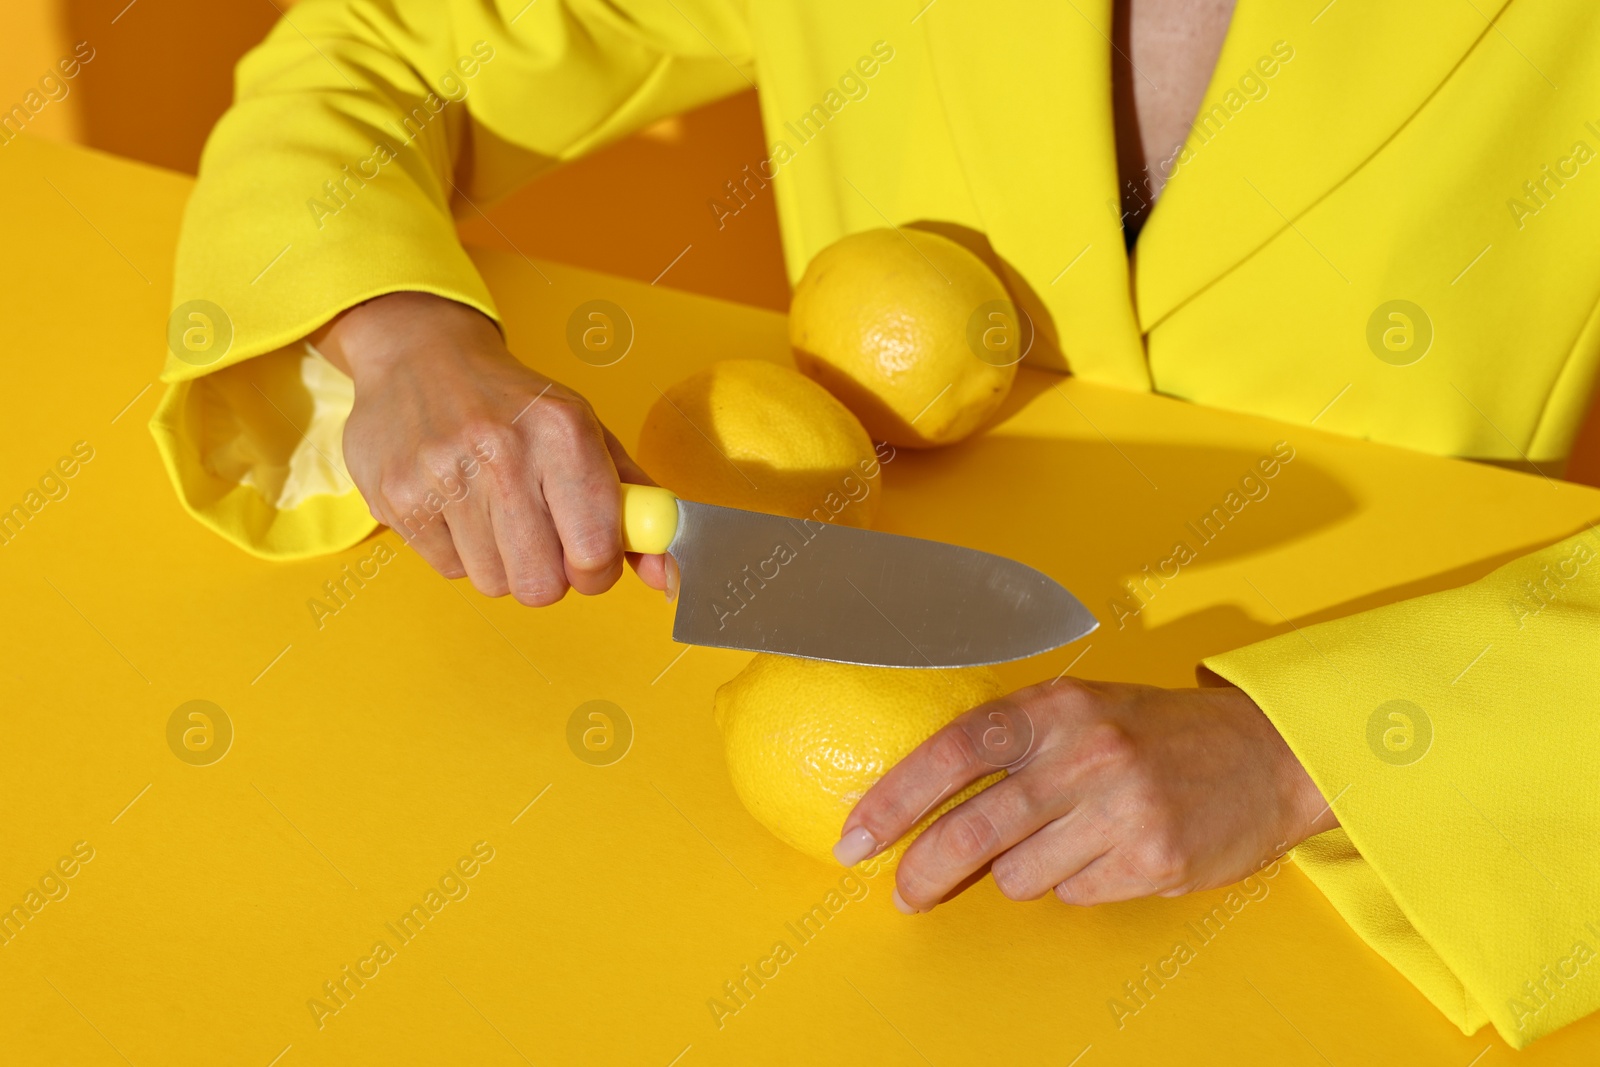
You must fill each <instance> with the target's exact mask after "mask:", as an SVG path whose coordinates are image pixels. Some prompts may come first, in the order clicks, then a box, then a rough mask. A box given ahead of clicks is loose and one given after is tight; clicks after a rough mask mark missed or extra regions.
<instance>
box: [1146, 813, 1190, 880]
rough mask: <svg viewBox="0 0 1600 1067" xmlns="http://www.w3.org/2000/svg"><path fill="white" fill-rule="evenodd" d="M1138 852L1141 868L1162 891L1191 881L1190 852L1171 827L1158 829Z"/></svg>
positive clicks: (1148, 836)
mask: <svg viewBox="0 0 1600 1067" xmlns="http://www.w3.org/2000/svg"><path fill="white" fill-rule="evenodd" d="M1136 851H1137V854H1138V856H1139V861H1138V862H1139V866H1140V867H1141V868H1142V869H1143V870H1144V871H1145V873H1146V876H1147V877H1148V878H1149V879H1150V880H1151V881H1152V882H1154V883H1155V884H1156V885H1157V886H1159V887H1161V888H1162V889H1168V888H1171V887H1173V886H1178V885H1182V884H1184V883H1186V882H1187V881H1188V880H1189V877H1190V874H1191V870H1190V856H1189V850H1188V849H1187V848H1185V847H1184V846H1183V842H1182V841H1181V840H1180V839H1179V838H1178V835H1177V834H1176V833H1174V832H1173V830H1172V828H1171V827H1168V826H1160V827H1157V828H1156V829H1155V830H1154V831H1153V832H1151V833H1149V834H1147V835H1146V837H1145V839H1144V841H1143V842H1142V843H1141V844H1140V846H1139V848H1138V849H1137V850H1136Z"/></svg>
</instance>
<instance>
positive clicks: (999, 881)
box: [989, 852, 1038, 900]
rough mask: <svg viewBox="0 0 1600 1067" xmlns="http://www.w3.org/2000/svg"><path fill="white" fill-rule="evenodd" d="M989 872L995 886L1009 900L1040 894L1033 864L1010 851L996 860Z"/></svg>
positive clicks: (1027, 898)
mask: <svg viewBox="0 0 1600 1067" xmlns="http://www.w3.org/2000/svg"><path fill="white" fill-rule="evenodd" d="M989 873H990V875H991V876H992V877H993V878H994V885H995V888H996V889H998V890H1000V895H1001V896H1003V897H1005V898H1006V899H1007V900H1032V899H1033V898H1034V897H1035V896H1037V895H1038V894H1037V893H1036V892H1035V888H1036V884H1035V880H1036V877H1037V876H1036V874H1035V873H1034V871H1033V865H1032V864H1030V863H1028V862H1027V861H1026V860H1023V859H1020V858H1018V857H1016V856H1014V855H1012V854H1011V853H1009V852H1007V853H1006V854H1005V855H1003V856H1001V857H1000V858H999V859H997V860H995V861H994V866H993V867H991V868H990V870H989Z"/></svg>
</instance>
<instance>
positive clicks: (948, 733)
mask: <svg viewBox="0 0 1600 1067" xmlns="http://www.w3.org/2000/svg"><path fill="white" fill-rule="evenodd" d="M973 758H974V752H973V745H972V737H971V735H970V734H968V733H967V731H966V730H965V729H957V730H942V731H940V732H939V734H938V735H937V736H935V737H934V739H933V740H932V741H931V742H930V743H929V744H928V762H929V764H930V765H931V766H932V768H933V769H934V771H935V772H936V773H938V774H940V775H943V776H946V777H950V778H954V777H955V776H956V775H958V774H961V773H962V772H963V771H965V770H967V768H969V767H971V766H972V761H973Z"/></svg>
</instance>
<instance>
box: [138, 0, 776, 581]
mask: <svg viewBox="0 0 1600 1067" xmlns="http://www.w3.org/2000/svg"><path fill="white" fill-rule="evenodd" d="M751 52H752V50H751V45H750V41H749V36H748V32H747V27H746V22H745V19H744V14H743V10H742V7H741V6H740V4H739V3H738V2H737V0H672V2H671V3H668V2H664V0H304V2H302V3H300V4H298V5H296V6H294V7H293V8H290V9H288V11H287V13H286V14H285V15H284V17H283V19H282V21H280V22H279V23H278V25H277V26H276V27H274V29H273V30H272V31H271V33H270V34H269V35H268V36H267V38H266V40H265V41H264V42H263V43H262V44H261V45H260V46H258V47H257V48H256V49H254V50H253V51H252V52H250V53H249V54H248V55H247V56H245V58H244V59H243V60H242V61H241V62H240V64H239V67H238V70H237V73H236V85H235V100H234V104H233V106H232V108H230V109H229V111H228V112H227V113H226V114H225V115H224V116H223V118H222V119H221V121H220V122H219V123H218V124H217V127H216V129H215V130H214V131H213V133H212V135H211V138H210V140H209V141H208V142H207V144H206V148H205V152H204V154H203V156H202V158H201V163H200V173H199V179H198V182H197V184H196V185H195V188H194V192H193V195H192V196H191V198H190V200H189V203H188V206H187V209H186V211H185V214H184V219H183V226H182V231H181V233H180V236H179V241H178V253H177V264H176V270H175V280H174V287H173V288H174V292H173V300H172V307H173V315H172V318H171V319H170V320H169V323H168V331H167V333H168V336H167V341H168V353H167V359H166V366H165V370H164V372H163V374H162V380H163V381H164V382H166V383H167V392H166V395H165V397H164V398H163V401H162V403H161V404H160V406H159V408H158V410H157V412H156V414H155V415H154V417H153V418H152V420H151V431H152V433H153V434H154V435H155V438H156V442H157V445H158V447H159V449H160V451H161V454H162V457H163V460H164V462H165V464H166V466H167V469H168V472H169V474H170V475H171V477H172V480H173V483H174V485H175V486H176V488H177V490H178V494H179V497H180V499H181V500H182V502H183V504H184V506H185V507H186V508H187V509H188V510H189V511H190V512H191V513H192V514H193V515H194V516H195V517H196V518H198V519H199V520H200V521H201V522H203V523H205V524H206V525H208V526H210V527H211V528H213V529H214V530H216V531H217V532H218V533H220V534H222V535H223V536H224V537H226V538H228V539H229V540H231V541H233V542H235V543H236V544H238V545H240V546H241V547H243V548H245V549H246V550H248V551H251V552H253V553H255V554H257V555H261V556H265V557H268V558H277V559H283V558H297V557H303V556H309V555H315V554H319V553H324V552H330V551H334V550H337V549H340V548H343V547H346V546H348V545H351V544H353V543H355V542H357V541H359V540H360V539H361V538H363V537H365V536H366V535H367V534H368V533H370V532H371V530H372V529H373V527H374V525H375V523H374V521H373V519H372V516H371V515H370V514H368V512H367V508H366V505H365V503H364V502H363V501H362V499H361V497H360V494H359V493H357V492H356V491H355V489H354V486H353V485H352V484H351V483H350V481H349V477H348V475H347V474H346V473H345V470H344V465H343V459H342V452H341V449H340V440H341V435H342V429H343V424H344V420H345V418H346V416H347V415H348V414H349V410H350V405H351V402H352V391H351V387H350V382H349V380H348V379H347V378H345V377H344V375H342V374H341V373H339V372H338V371H337V370H335V369H334V368H333V367H332V366H331V365H330V364H328V363H327V362H326V361H325V360H322V359H321V358H320V357H319V356H318V355H317V354H316V353H315V352H314V351H311V350H310V349H309V346H308V345H306V344H304V343H303V339H304V338H306V337H307V335H309V334H310V333H311V332H313V331H314V330H315V329H316V328H317V327H319V326H321V325H322V324H324V323H326V322H327V321H328V320H329V319H331V318H332V317H333V316H334V315H336V314H337V313H339V312H340V311H342V310H344V309H346V308H348V307H351V306H353V305H355V304H357V303H360V302H361V301H363V300H367V299H370V298H372V297H375V296H379V295H382V294H384V293H389V292H396V291H401V290H418V291H423V292H430V293H436V294H438V295H440V296H444V297H448V298H450V299H452V300H457V301H460V302H462V303H465V304H468V305H471V306H472V307H475V308H478V309H479V310H481V311H483V312H484V313H485V314H487V315H490V316H491V317H493V316H495V315H496V311H495V307H494V302H493V299H492V298H491V297H490V295H489V292H488V290H487V289H486V288H485V286H484V283H483V281H482V279H481V278H480V277H479V276H478V274H477V271H476V270H475V269H474V268H473V265H472V263H471V261H470V259H469V258H468V257H467V255H466V253H465V252H464V251H463V249H462V247H461V244H460V242H459V240H458V239H457V236H456V229H455V216H456V215H462V214H471V213H475V212H476V211H478V210H479V209H480V208H481V207H482V206H483V205H484V204H485V203H486V202H488V201H490V200H493V199H494V198H496V197H498V196H501V195H503V194H505V193H507V192H509V191H510V190H512V189H513V188H515V187H516V186H518V185H519V184H521V183H523V182H526V181H527V180H529V179H530V178H532V177H533V176H535V175H537V174H538V173H539V172H540V171H542V170H545V169H547V168H550V167H553V166H556V165H558V164H559V163H560V162H562V161H564V160H568V159H572V158H574V157H576V156H579V155H581V154H583V153H584V152H586V151H589V150H590V149H593V148H595V147H597V146H599V145H602V144H605V143H607V142H608V141H611V140H614V139H616V138H618V137H621V136H623V135H625V134H627V133H629V132H631V131H633V130H635V129H638V128H640V127H642V126H644V125H647V124H649V123H650V122H652V121H655V120H656V119H658V118H661V117H663V116H666V115H670V114H674V113H678V112H681V111H683V110H686V109H689V108H692V107H695V106H697V105H699V104H702V103H705V102H707V101H710V100H713V99H716V98H718V97H721V96H726V95H728V94H731V93H733V92H736V91H739V90H741V89H745V88H747V87H749V86H750V85H751V84H753V80H754V72H753V60H752V54H751Z"/></svg>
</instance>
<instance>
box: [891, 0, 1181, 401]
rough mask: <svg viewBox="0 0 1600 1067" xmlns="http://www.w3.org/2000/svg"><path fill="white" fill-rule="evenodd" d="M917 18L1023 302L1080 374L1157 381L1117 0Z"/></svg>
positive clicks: (935, 11)
mask: <svg viewBox="0 0 1600 1067" xmlns="http://www.w3.org/2000/svg"><path fill="white" fill-rule="evenodd" d="M919 21H920V22H921V23H922V24H923V27H924V31H925V33H926V35H927V39H928V47H929V52H930V54H931V56H932V58H933V67H934V71H935V74H936V78H937V83H938V86H939V93H940V97H941V102H942V103H943V106H944V109H945V114H946V117H947V120H948V122H949V125H950V129H951V131H952V134H953V136H954V139H955V142H956V147H957V151H958V152H959V154H960V156H961V161H962V165H963V167H964V168H965V171H966V177H967V181H968V184H969V185H970V186H971V188H972V191H973V196H974V198H975V200H976V202H977V204H978V208H979V211H980V212H981V213H982V216H983V223H984V229H985V231H986V232H987V235H988V238H989V243H990V245H991V246H992V247H993V248H994V249H995V251H996V252H998V253H999V255H1000V256H1001V258H1003V259H1004V260H1005V261H1006V262H1007V263H1008V264H1009V265H1010V266H1011V267H1013V268H1015V270H1016V271H1017V272H1018V273H1020V274H1021V276H1022V281H1023V282H1024V283H1025V284H1024V286H1023V288H1024V289H1026V290H1031V294H1030V293H1029V292H1018V293H1017V294H1016V295H1017V298H1018V300H1019V302H1021V303H1022V304H1023V306H1024V307H1025V308H1027V307H1029V305H1030V304H1031V305H1033V314H1034V317H1035V318H1036V319H1038V318H1040V317H1041V316H1040V313H1039V312H1040V309H1042V311H1043V314H1044V316H1045V318H1046V321H1043V322H1039V323H1038V324H1037V325H1038V326H1039V329H1040V333H1041V335H1042V336H1043V337H1044V338H1045V339H1048V338H1050V337H1052V336H1053V337H1054V339H1055V340H1056V342H1057V344H1058V345H1059V348H1060V351H1061V353H1062V354H1063V355H1064V356H1065V358H1066V362H1067V364H1068V365H1069V366H1070V368H1071V370H1072V372H1073V373H1074V374H1076V375H1078V376H1080V377H1083V378H1086V379H1089V380H1092V381H1098V382H1105V383H1109V384H1115V385H1119V386H1123V387H1125V388H1135V389H1148V388H1150V376H1149V371H1148V369H1147V365H1146V362H1145V355H1144V346H1143V341H1142V339H1141V336H1140V331H1139V327H1138V323H1137V320H1136V318H1135V316H1134V310H1133V301H1132V297H1131V291H1130V285H1129V277H1128V259H1127V255H1126V253H1125V252H1124V246H1123V239H1122V225H1121V220H1120V216H1119V206H1118V205H1119V200H1118V179H1117V158H1116V144H1115V141H1114V131H1113V128H1112V113H1111V66H1110V62H1111V58H1110V57H1111V43H1110V33H1111V0H1071V2H1067V3H1051V4H1039V3H1036V2H1029V0H940V2H939V3H936V4H934V5H933V6H931V7H929V8H928V9H927V10H926V13H925V14H924V15H923V16H921V18H920V19H919ZM1013 281H1015V279H1013ZM1043 361H1046V362H1048V356H1046V357H1045V359H1044V360H1043Z"/></svg>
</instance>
